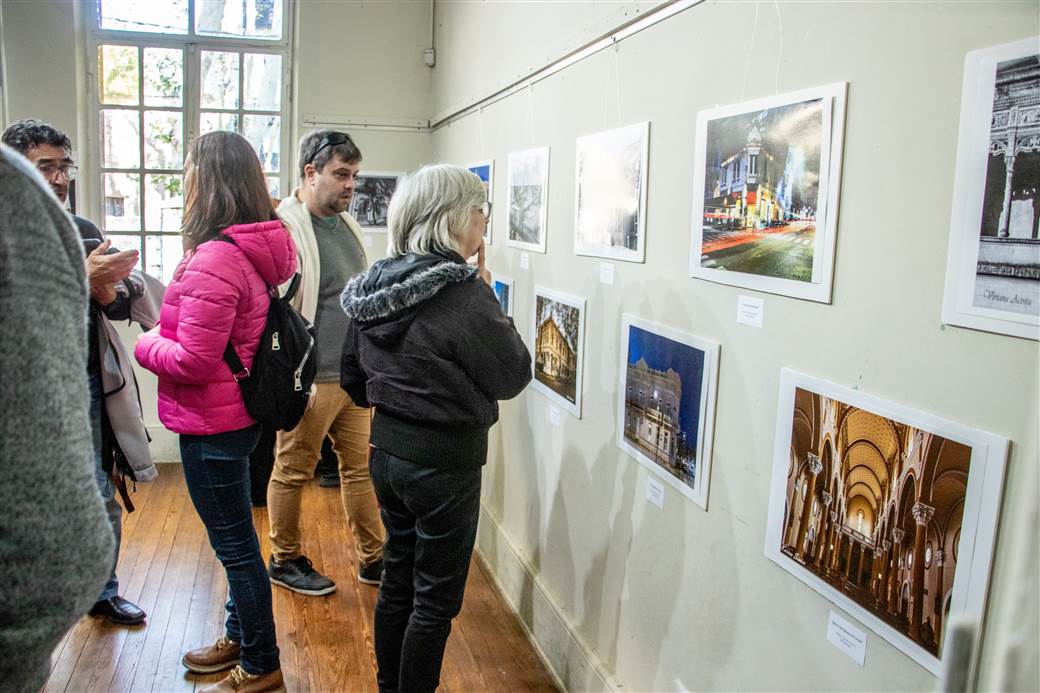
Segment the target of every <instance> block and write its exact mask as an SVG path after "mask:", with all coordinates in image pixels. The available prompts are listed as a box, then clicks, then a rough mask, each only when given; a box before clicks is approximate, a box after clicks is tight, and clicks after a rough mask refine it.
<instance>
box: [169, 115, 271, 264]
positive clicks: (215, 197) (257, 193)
mask: <svg viewBox="0 0 1040 693" xmlns="http://www.w3.org/2000/svg"><path fill="white" fill-rule="evenodd" d="M275 218H276V217H275V216H274V207H273V206H272V205H271V196H270V194H268V192H267V181H266V179H265V178H264V172H263V169H261V168H260V160H259V159H258V158H257V157H256V152H255V151H253V147H252V145H250V144H249V142H247V141H246V139H245V138H244V137H242V136H241V135H236V134H235V133H233V132H224V131H219V132H210V133H207V134H205V135H202V136H201V137H199V138H198V139H197V140H195V141H194V142H192V143H191V146H190V147H188V156H187V159H186V160H185V164H184V221H183V222H182V224H181V236H182V237H183V239H184V249H185V250H192V249H194V248H197V247H198V246H199V245H200V244H202V243H205V242H206V241H210V240H213V239H214V238H215V237H216V236H217V235H218V234H219V233H220V232H221V231H223V230H224V229H226V228H227V227H229V226H234V225H235V224H255V223H257V222H261V221H270V220H272V219H275Z"/></svg>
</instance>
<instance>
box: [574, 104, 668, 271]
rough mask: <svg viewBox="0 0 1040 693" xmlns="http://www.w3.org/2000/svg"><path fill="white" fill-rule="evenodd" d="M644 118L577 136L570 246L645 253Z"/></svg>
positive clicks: (635, 258) (611, 254)
mask: <svg viewBox="0 0 1040 693" xmlns="http://www.w3.org/2000/svg"><path fill="white" fill-rule="evenodd" d="M649 149H650V123H638V124H636V125H629V126H627V127H623V128H615V129H614V130H607V131H605V132H599V133H596V134H594V135H586V136H584V137H579V138H578V141H577V146H576V163H575V166H576V169H575V176H574V180H575V181H577V183H576V185H575V187H574V252H575V254H576V255H593V256H596V257H607V258H613V259H615V260H625V261H628V262H643V261H644V260H645V259H646V243H645V240H646V170H647V153H648V152H649Z"/></svg>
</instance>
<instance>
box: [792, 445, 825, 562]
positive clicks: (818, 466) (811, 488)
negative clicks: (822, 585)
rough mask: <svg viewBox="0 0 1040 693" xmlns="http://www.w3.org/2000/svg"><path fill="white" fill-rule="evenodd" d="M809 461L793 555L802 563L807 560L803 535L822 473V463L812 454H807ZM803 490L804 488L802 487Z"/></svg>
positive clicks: (806, 528)
mask: <svg viewBox="0 0 1040 693" xmlns="http://www.w3.org/2000/svg"><path fill="white" fill-rule="evenodd" d="M806 457H807V459H808V461H809V480H808V491H807V492H806V493H805V494H803V499H802V521H801V523H800V524H799V526H798V543H797V544H795V551H796V553H795V555H796V556H798V557H799V558H801V559H802V562H803V563H807V562H808V560H807V559H806V556H805V535H806V534H807V533H808V531H809V519H810V517H811V515H812V504H813V497H814V496H815V495H816V477H817V475H818V474H819V473H820V472H822V471H823V462H821V461H820V458H819V456H817V455H816V454H814V453H811V452H810V453H807V454H806ZM803 488H804V487H803Z"/></svg>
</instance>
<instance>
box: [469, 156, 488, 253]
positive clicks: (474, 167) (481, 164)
mask: <svg viewBox="0 0 1040 693" xmlns="http://www.w3.org/2000/svg"><path fill="white" fill-rule="evenodd" d="M485 168H486V169H487V173H486V176H487V180H484V175H482V171H481V170H482V169H485ZM466 170H468V171H469V172H470V173H475V174H476V175H477V176H479V177H480V179H481V181H482V182H483V183H484V184H485V185H486V186H487V199H488V202H491V203H492V210H491V212H492V214H493V213H494V211H495V210H494V202H493V200H494V197H495V160H494V159H485V160H484V161H477V162H475V163H472V164H469V165H467V166H466ZM492 226H494V224H493V223H492V221H491V219H488V222H487V226H486V227H485V228H484V245H491V239H492V233H491V227H492Z"/></svg>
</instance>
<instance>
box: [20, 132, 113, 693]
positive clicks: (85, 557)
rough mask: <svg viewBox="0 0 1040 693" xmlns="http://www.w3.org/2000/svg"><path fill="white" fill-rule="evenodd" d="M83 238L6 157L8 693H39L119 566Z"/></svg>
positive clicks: (29, 173)
mask: <svg viewBox="0 0 1040 693" xmlns="http://www.w3.org/2000/svg"><path fill="white" fill-rule="evenodd" d="M86 369H87V291H86V282H85V269H84V263H83V249H82V246H81V244H80V240H79V234H78V233H77V232H76V231H75V229H74V228H73V226H72V222H71V221H70V219H69V217H68V216H67V215H66V214H65V212H64V211H63V210H62V208H61V206H60V205H59V204H58V201H57V199H56V198H55V197H54V195H53V193H52V192H51V191H50V189H49V188H48V187H47V186H46V184H45V183H44V181H43V180H42V178H40V176H39V174H38V173H37V172H36V171H35V169H34V168H33V167H32V166H31V165H30V164H29V163H28V162H27V161H26V160H25V159H24V158H22V157H21V156H20V155H19V154H17V153H16V152H14V151H13V150H11V149H9V148H7V147H0V518H2V519H0V585H2V589H0V690H3V691H23V690H24V691H36V690H38V689H39V688H40V686H41V685H42V684H43V681H44V679H45V678H46V677H47V673H48V665H49V657H50V654H51V651H52V650H53V649H54V647H55V645H57V643H58V641H59V640H60V639H61V636H62V635H63V634H64V633H65V631H66V630H68V628H69V627H70V626H72V624H73V623H75V622H76V620H77V619H78V618H80V616H82V615H83V614H84V613H86V612H87V610H88V609H89V608H90V606H91V605H92V604H93V603H94V600H95V599H97V595H98V593H99V592H100V591H101V587H102V586H103V585H104V584H105V580H106V579H107V578H108V575H109V572H110V570H111V568H112V556H113V553H114V552H115V543H114V541H113V538H112V528H111V526H110V525H109V523H108V520H107V519H106V517H105V508H104V505H103V503H102V501H101V496H100V494H99V493H98V489H97V485H96V482H95V481H94V458H93V455H94V453H93V447H92V442H91V433H90V423H89V417H88V411H87V407H88V394H87V378H86Z"/></svg>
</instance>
